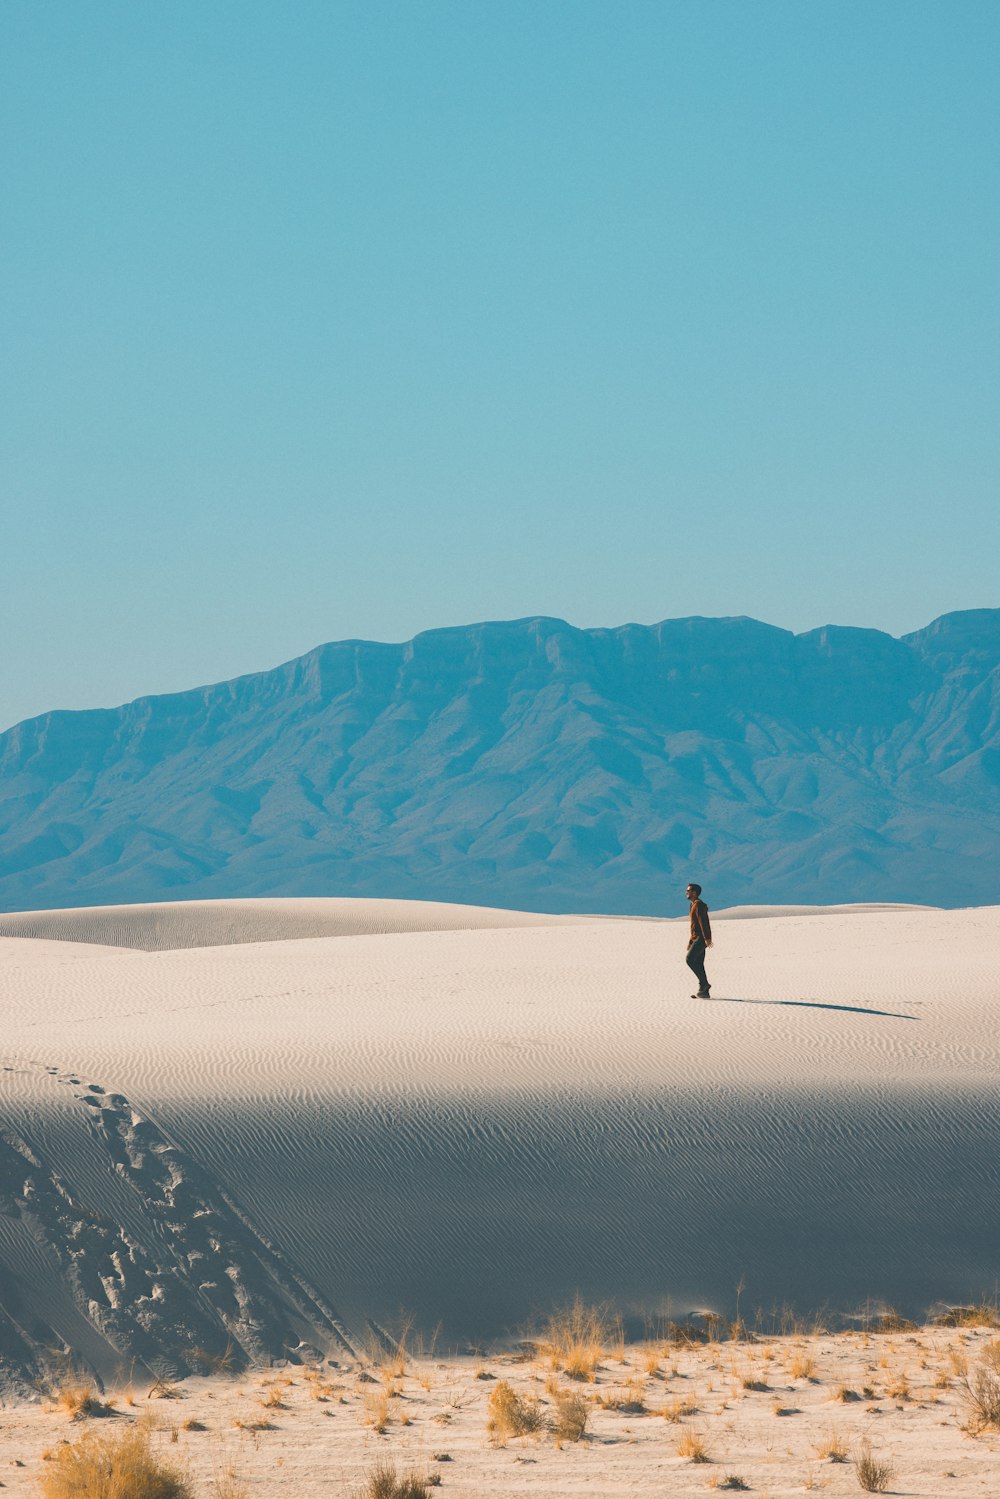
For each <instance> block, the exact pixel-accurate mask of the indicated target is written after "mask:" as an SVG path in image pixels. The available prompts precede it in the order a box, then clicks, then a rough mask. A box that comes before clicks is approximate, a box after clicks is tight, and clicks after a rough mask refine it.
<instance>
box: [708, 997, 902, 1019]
mask: <svg viewBox="0 0 1000 1499" xmlns="http://www.w3.org/2000/svg"><path fill="white" fill-rule="evenodd" d="M712 997H713V999H714V998H715V996H714V995H713V996H712ZM718 1003H720V1004H724V1005H781V1006H783V1007H784V1008H786V1009H790V1010H842V1011H843V1012H844V1014H846V1015H881V1016H883V1018H884V1019H886V1020H918V1019H919V1018H920V1017H919V1016H918V1015H901V1014H899V1012H898V1011H896V1010H869V1009H866V1008H865V1006H864V1005H831V1004H825V1003H824V1002H823V1000H821V999H720V1000H719V1001H718Z"/></svg>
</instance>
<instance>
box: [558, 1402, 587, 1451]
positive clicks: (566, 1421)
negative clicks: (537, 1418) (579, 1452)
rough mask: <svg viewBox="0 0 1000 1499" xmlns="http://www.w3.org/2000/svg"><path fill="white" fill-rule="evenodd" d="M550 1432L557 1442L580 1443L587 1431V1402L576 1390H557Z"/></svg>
mask: <svg viewBox="0 0 1000 1499" xmlns="http://www.w3.org/2000/svg"><path fill="white" fill-rule="evenodd" d="M552 1398H553V1404H554V1406H555V1410H554V1412H553V1414H552V1415H551V1416H550V1417H549V1430H550V1431H551V1433H552V1435H553V1436H554V1437H555V1439H556V1442H557V1443H558V1442H578V1441H579V1440H580V1438H581V1437H582V1436H583V1433H584V1432H585V1431H586V1429H587V1419H588V1411H587V1402H586V1401H585V1400H584V1398H583V1396H582V1395H578V1394H577V1393H576V1391H575V1390H556V1391H555V1392H554V1394H553V1397H552Z"/></svg>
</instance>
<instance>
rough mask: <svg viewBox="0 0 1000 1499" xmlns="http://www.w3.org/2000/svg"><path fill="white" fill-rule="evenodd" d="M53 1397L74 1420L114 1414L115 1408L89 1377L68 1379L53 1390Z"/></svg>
mask: <svg viewBox="0 0 1000 1499" xmlns="http://www.w3.org/2000/svg"><path fill="white" fill-rule="evenodd" d="M53 1398H54V1399H55V1402H56V1404H57V1405H58V1406H61V1407H62V1409H63V1410H64V1411H66V1412H67V1413H68V1415H69V1417H70V1419H71V1420H73V1421H83V1420H85V1419H86V1417H88V1416H111V1415H114V1408H113V1407H112V1406H110V1405H108V1404H106V1402H105V1401H103V1400H102V1399H101V1398H100V1396H99V1395H98V1393H97V1390H96V1389H95V1387H94V1384H93V1382H92V1381H91V1380H89V1379H69V1380H67V1381H66V1382H65V1384H61V1385H59V1386H58V1388H57V1389H55V1390H54V1391H53Z"/></svg>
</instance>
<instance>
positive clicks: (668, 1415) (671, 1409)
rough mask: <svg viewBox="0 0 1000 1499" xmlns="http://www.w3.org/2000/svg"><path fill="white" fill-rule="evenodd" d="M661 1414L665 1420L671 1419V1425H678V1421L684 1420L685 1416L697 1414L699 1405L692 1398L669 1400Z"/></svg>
mask: <svg viewBox="0 0 1000 1499" xmlns="http://www.w3.org/2000/svg"><path fill="white" fill-rule="evenodd" d="M660 1414H661V1416H662V1417H663V1419H664V1421H669V1422H670V1423H671V1425H673V1426H676V1425H677V1423H678V1421H683V1419H684V1417H685V1416H696V1415H697V1414H698V1407H697V1406H696V1405H694V1404H692V1402H691V1401H690V1400H681V1399H676V1400H668V1401H667V1403H666V1405H665V1406H664V1407H663V1410H662V1411H661V1412H660Z"/></svg>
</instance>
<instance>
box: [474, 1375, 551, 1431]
mask: <svg viewBox="0 0 1000 1499" xmlns="http://www.w3.org/2000/svg"><path fill="white" fill-rule="evenodd" d="M544 1424H545V1418H544V1416H543V1415H542V1411H541V1407H540V1406H539V1404H538V1402H537V1401H536V1400H525V1399H524V1398H523V1396H521V1395H519V1394H518V1393H517V1391H516V1390H515V1389H514V1386H513V1385H512V1384H510V1383H509V1382H508V1381H507V1380H506V1379H501V1380H500V1381H499V1383H498V1384H497V1387H496V1389H495V1390H491V1392H490V1403H489V1419H488V1420H487V1422H486V1430H487V1431H488V1432H489V1437H490V1441H491V1442H492V1443H493V1445H494V1447H503V1446H505V1445H506V1443H507V1442H508V1441H509V1440H510V1438H511V1437H525V1436H532V1435H534V1434H535V1433H536V1432H539V1431H541V1430H542V1427H543V1426H544Z"/></svg>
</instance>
